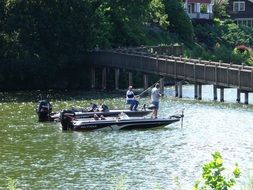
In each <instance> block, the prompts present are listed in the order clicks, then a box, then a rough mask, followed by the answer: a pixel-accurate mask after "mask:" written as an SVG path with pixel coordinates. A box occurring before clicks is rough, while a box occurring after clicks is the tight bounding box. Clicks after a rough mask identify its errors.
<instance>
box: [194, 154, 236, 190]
mask: <svg viewBox="0 0 253 190" xmlns="http://www.w3.org/2000/svg"><path fill="white" fill-rule="evenodd" d="M212 156H213V161H210V162H209V163H207V164H205V165H204V166H203V167H202V169H203V172H202V181H197V182H196V183H195V186H194V190H206V189H213V190H228V189H229V188H230V187H233V186H234V185H235V183H236V181H235V179H236V178H238V177H239V176H240V169H239V167H238V164H237V163H236V164H235V169H234V171H233V174H232V176H233V177H231V178H230V179H227V178H226V177H225V176H223V171H224V170H225V167H223V161H222V157H221V154H220V153H219V152H215V153H214V154H212Z"/></svg>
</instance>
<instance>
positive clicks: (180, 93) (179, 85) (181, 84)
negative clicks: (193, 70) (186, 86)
mask: <svg viewBox="0 0 253 190" xmlns="http://www.w3.org/2000/svg"><path fill="white" fill-rule="evenodd" d="M178 97H179V98H182V97H183V82H182V81H180V82H179V83H178Z"/></svg>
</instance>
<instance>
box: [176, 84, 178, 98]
mask: <svg viewBox="0 0 253 190" xmlns="http://www.w3.org/2000/svg"><path fill="white" fill-rule="evenodd" d="M175 97H178V84H177V83H175Z"/></svg>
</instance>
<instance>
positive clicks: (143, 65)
mask: <svg viewBox="0 0 253 190" xmlns="http://www.w3.org/2000/svg"><path fill="white" fill-rule="evenodd" d="M158 50H159V49H155V51H154V52H150V51H146V50H145V49H141V48H140V49H136V48H135V49H127V50H121V49H120V50H113V51H93V52H90V53H89V54H88V55H87V58H88V60H87V61H88V63H89V64H90V65H91V79H92V87H93V88H94V87H95V69H94V68H95V67H101V68H102V88H104V89H105V88H106V68H108V67H109V68H114V69H115V88H116V89H118V88H119V77H120V74H119V71H120V69H124V70H128V71H129V85H132V74H133V72H136V71H139V72H142V73H143V79H144V89H146V88H148V86H149V85H148V75H149V74H152V75H159V76H160V77H161V78H164V77H169V78H173V79H175V80H176V81H178V82H176V84H175V91H176V93H175V95H176V96H177V97H179V98H182V96H183V94H182V88H183V84H184V81H188V82H189V83H192V84H194V98H196V99H199V100H200V99H202V85H204V84H211V85H213V99H214V100H217V89H220V96H219V97H220V101H221V102H223V101H224V89H225V88H236V89H237V97H236V100H237V101H238V102H240V95H241V93H244V96H245V98H244V99H245V102H244V103H245V104H248V97H249V93H250V92H253V67H249V66H241V65H237V64H232V63H222V62H212V61H205V60H201V59H188V58H183V57H182V56H180V54H181V53H182V49H180V47H178V49H176V50H175V49H174V50H175V52H174V53H173V54H177V56H168V55H164V54H167V53H168V52H167V51H168V50H166V48H165V49H163V50H162V49H160V52H158ZM157 52H158V53H157ZM162 54H163V55H162ZM160 83H161V86H162V89H163V87H164V86H163V84H164V83H163V79H161V80H160Z"/></svg>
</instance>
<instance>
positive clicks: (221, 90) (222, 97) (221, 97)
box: [220, 87, 224, 102]
mask: <svg viewBox="0 0 253 190" xmlns="http://www.w3.org/2000/svg"><path fill="white" fill-rule="evenodd" d="M220 102H224V88H223V87H221V88H220Z"/></svg>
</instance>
